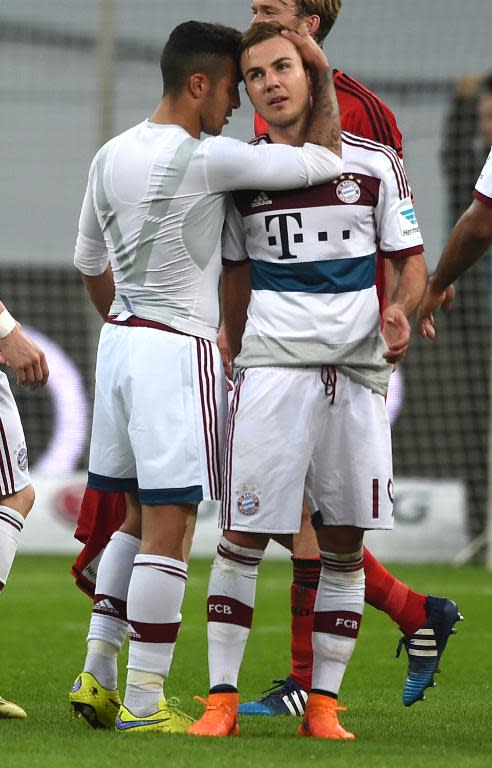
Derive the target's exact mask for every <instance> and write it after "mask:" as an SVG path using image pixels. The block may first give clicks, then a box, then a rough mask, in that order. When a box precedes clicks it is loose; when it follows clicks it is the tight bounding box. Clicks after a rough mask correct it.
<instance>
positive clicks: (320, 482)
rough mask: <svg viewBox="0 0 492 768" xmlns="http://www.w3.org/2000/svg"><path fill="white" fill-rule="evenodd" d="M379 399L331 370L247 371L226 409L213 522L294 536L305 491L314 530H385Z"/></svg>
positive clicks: (387, 478)
mask: <svg viewBox="0 0 492 768" xmlns="http://www.w3.org/2000/svg"><path fill="white" fill-rule="evenodd" d="M392 472H393V468H392V456H391V431H390V424H389V419H388V415H387V412H386V404H385V402H384V398H383V397H382V396H381V395H377V394H374V393H373V392H372V391H371V390H370V389H368V388H366V387H364V386H362V385H361V384H357V383H355V382H353V381H351V380H350V379H349V378H347V377H346V376H345V375H344V374H342V373H341V372H340V371H336V370H335V369H333V368H329V369H327V368H323V369H320V368H278V367H277V368H270V367H265V368H247V369H241V370H240V371H239V373H238V375H237V378H236V387H235V392H234V397H233V400H232V403H231V407H230V410H229V419H228V424H227V434H226V449H225V456H224V479H223V501H222V505H221V515H220V521H219V524H220V526H221V527H222V528H224V529H226V530H237V531H251V532H264V533H297V532H298V531H299V527H300V521H301V507H302V502H303V497H304V493H305V491H306V498H307V499H308V501H309V502H310V506H311V508H312V511H313V512H314V511H316V510H319V512H320V513H321V516H322V520H323V525H351V526H356V527H358V528H364V529H373V528H378V529H379V528H383V529H384V528H386V529H390V528H392V527H393V504H392V501H393V499H392V489H393V483H392Z"/></svg>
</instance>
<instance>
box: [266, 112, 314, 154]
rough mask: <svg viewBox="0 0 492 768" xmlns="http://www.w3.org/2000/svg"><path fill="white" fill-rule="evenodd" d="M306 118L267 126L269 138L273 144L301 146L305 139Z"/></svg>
mask: <svg viewBox="0 0 492 768" xmlns="http://www.w3.org/2000/svg"><path fill="white" fill-rule="evenodd" d="M306 126H307V117H306V119H302V120H299V121H298V122H296V123H293V124H292V125H284V126H274V125H270V126H269V131H268V132H269V134H270V139H271V141H272V142H273V143H274V144H290V146H291V147H302V145H303V144H304V142H305V141H306Z"/></svg>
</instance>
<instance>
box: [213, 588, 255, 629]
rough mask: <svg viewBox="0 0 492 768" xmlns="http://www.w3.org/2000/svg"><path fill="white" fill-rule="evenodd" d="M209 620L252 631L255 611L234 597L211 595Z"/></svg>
mask: <svg viewBox="0 0 492 768" xmlns="http://www.w3.org/2000/svg"><path fill="white" fill-rule="evenodd" d="M207 619H208V621H214V622H218V623H219V624H236V625H237V626H239V627H246V629H250V628H251V624H252V623H253V609H252V607H251V606H250V605H246V604H245V603H241V602H240V601H239V600H235V599H234V598H233V597H226V596H225V595H209V597H208V598H207Z"/></svg>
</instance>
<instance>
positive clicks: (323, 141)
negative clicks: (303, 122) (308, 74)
mask: <svg viewBox="0 0 492 768" xmlns="http://www.w3.org/2000/svg"><path fill="white" fill-rule="evenodd" d="M306 141H309V142H311V143H313V144H320V145H321V146H323V147H327V148H328V149H331V151H332V152H335V154H337V155H339V156H341V154H342V140H341V131H340V110H339V107H338V100H337V95H336V91H335V85H334V83H333V71H332V69H331V68H330V69H328V70H326V71H325V72H319V73H318V75H317V77H316V78H315V82H314V86H313V108H312V111H311V118H310V121H309V124H308V129H307V136H306Z"/></svg>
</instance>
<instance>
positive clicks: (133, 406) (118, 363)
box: [88, 323, 227, 505]
mask: <svg viewBox="0 0 492 768" xmlns="http://www.w3.org/2000/svg"><path fill="white" fill-rule="evenodd" d="M226 418H227V390H226V385H225V376H224V373H223V368H222V363H221V361H220V355H219V351H218V349H217V346H216V344H214V343H213V342H211V341H208V340H206V339H201V338H196V337H194V336H185V335H182V334H178V333H173V332H167V331H164V330H160V329H156V328H149V327H127V326H124V325H114V324H110V323H106V324H105V325H104V326H103V328H102V331H101V337H100V340H99V348H98V354H97V364H96V392H95V403H94V418H93V426H92V438H91V448H90V458H89V482H88V485H89V486H90V487H91V488H95V489H97V490H101V491H132V490H137V489H138V491H139V496H140V501H141V503H142V504H150V505H156V504H186V503H192V504H195V503H196V504H197V503H198V502H200V501H201V500H202V499H219V498H220V490H221V458H222V450H223V437H224V429H225V423H226Z"/></svg>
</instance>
